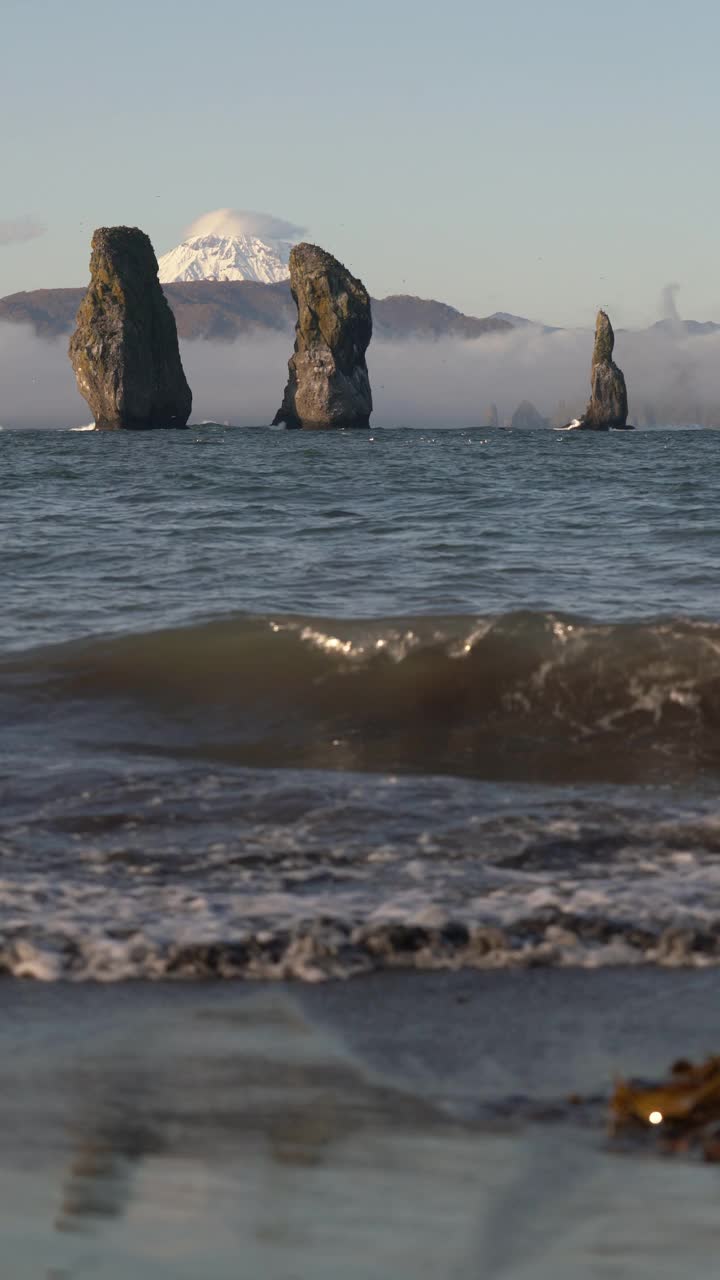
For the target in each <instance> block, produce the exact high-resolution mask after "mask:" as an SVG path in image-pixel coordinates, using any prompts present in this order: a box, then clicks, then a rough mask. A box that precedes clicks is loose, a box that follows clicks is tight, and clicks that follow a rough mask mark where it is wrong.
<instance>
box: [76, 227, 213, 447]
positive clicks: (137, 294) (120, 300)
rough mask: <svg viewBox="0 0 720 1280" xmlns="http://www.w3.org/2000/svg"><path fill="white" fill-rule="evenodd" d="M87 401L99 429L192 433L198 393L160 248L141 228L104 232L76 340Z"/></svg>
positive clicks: (95, 242)
mask: <svg viewBox="0 0 720 1280" xmlns="http://www.w3.org/2000/svg"><path fill="white" fill-rule="evenodd" d="M70 360H71V363H72V366H73V369H74V370H75V377H76V378H77V384H78V389H79V391H80V394H81V395H82V396H83V397H84V398H85V400H87V403H88V405H89V406H90V411H91V413H92V414H93V417H94V419H95V423H96V425H97V426H98V427H99V428H105V429H108V428H121V427H125V428H135V429H142V428H149V427H184V426H185V425H186V423H187V420H188V418H189V417H190V411H191V409H192V393H191V391H190V388H189V386H188V384H187V381H186V378H185V374H184V372H183V367H182V363H181V360H180V351H179V348H178V339H177V329H176V326H175V318H174V316H173V313H172V311H171V310H170V307H169V306H168V303H167V301H166V298H165V295H164V293H163V291H162V289H161V287H160V284H159V283H158V264H157V259H156V257H155V252H154V250H153V247H152V244H151V243H150V240H149V238H148V236H146V235H145V232H144V231H140V230H139V229H138V228H137V227H100V228H99V229H98V230H97V231H96V232H95V234H94V235H93V238H92V254H91V258H90V284H89V286H88V290H87V293H86V294H85V297H84V299H83V301H82V303H81V304H80V310H79V311H78V314H77V328H76V329H75V332H74V333H73V335H72V338H71V339H70Z"/></svg>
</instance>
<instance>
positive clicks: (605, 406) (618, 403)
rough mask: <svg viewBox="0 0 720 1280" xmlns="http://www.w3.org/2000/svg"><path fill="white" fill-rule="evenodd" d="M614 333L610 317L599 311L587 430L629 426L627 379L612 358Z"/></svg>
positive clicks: (585, 419) (584, 421)
mask: <svg viewBox="0 0 720 1280" xmlns="http://www.w3.org/2000/svg"><path fill="white" fill-rule="evenodd" d="M614 346H615V334H614V333H613V327H612V325H611V323H610V318H609V316H608V315H607V314H606V312H604V311H598V314H597V322H596V325H595V345H594V348H593V357H592V366H591V370H590V400H589V402H588V406H587V409H586V410H585V413H584V414H583V417H582V419H581V426H582V427H583V428H584V429H585V430H588V431H608V430H609V429H610V428H611V427H615V428H621V427H627V416H628V398H627V388H626V386H625V377H624V374H623V372H622V370H621V369H618V367H617V365H616V364H615V362H614V360H613V358H612V356H613V348H614Z"/></svg>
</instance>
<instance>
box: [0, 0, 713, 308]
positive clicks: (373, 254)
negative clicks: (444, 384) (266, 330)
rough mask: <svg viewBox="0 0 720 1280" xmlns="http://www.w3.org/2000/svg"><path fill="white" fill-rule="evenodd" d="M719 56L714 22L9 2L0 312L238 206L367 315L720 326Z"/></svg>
mask: <svg viewBox="0 0 720 1280" xmlns="http://www.w3.org/2000/svg"><path fill="white" fill-rule="evenodd" d="M719 43H720V6H719V5H717V3H716V0H685V3H683V4H679V3H677V0H544V3H541V2H540V0H502V2H501V3H498V0H492V3H486V0H444V2H443V3H442V4H430V3H423V0H364V3H363V4H358V5H345V4H343V3H342V0H306V2H305V3H298V0H274V2H273V0H271V2H270V3H267V0H266V3H263V4H260V3H259V0H258V3H256V4H248V3H243V2H242V0H203V3H197V0H193V2H192V3H190V2H189V0H112V3H110V2H109V0H2V4H1V5H0V103H2V115H3V127H2V134H3V145H2V149H1V151H0V163H1V165H2V172H1V178H2V181H1V183H0V295H1V294H6V293H10V292H13V291H15V290H17V289H33V288H38V287H42V286H60V285H79V284H83V283H84V282H85V281H86V279H87V262H88V256H89V239H90V235H91V232H92V229H93V228H94V227H95V226H98V225H102V224H108V223H130V224H133V225H139V226H142V227H143V228H144V229H145V230H146V231H147V232H148V233H149V234H150V236H151V238H152V240H153V243H154V245H155V248H156V250H157V252H158V254H160V253H162V252H164V251H165V250H167V249H169V248H171V247H172V246H173V245H174V244H176V243H177V242H178V241H179V240H180V239H181V234H182V230H183V228H184V227H185V226H186V225H187V224H188V223H189V222H191V221H192V220H193V219H194V218H196V217H197V216H198V215H200V214H202V213H204V212H205V211H206V210H210V209H216V208H218V207H225V206H229V207H237V208H243V209H258V210H263V211H267V212H269V213H272V214H275V215H277V216H279V217H282V218H287V219H289V220H291V221H292V222H294V223H298V224H300V225H302V226H304V227H306V228H307V231H308V236H309V238H311V239H313V240H315V241H317V242H318V243H320V244H322V245H324V246H325V247H326V248H328V249H330V250H331V251H332V252H334V253H335V254H337V256H338V257H340V258H341V259H343V261H345V262H346V263H347V265H348V266H349V267H351V269H352V270H354V271H355V272H356V273H357V274H359V275H360V276H362V278H363V279H364V280H365V282H366V284H367V285H368V287H369V288H370V290H371V292H372V293H374V294H376V295H385V294H387V293H396V292H411V293H417V294H420V295H423V296H432V297H438V298H442V299H443V300H445V301H448V302H451V303H453V304H454V305H455V306H458V307H461V308H462V309H463V310H466V311H470V312H473V313H475V314H487V313H488V312H491V311H494V310H497V309H501V310H508V311H515V312H519V313H521V314H524V315H529V316H532V317H537V318H542V319H544V320H546V321H548V322H553V323H556V324H569V323H582V322H585V323H587V322H592V318H593V313H594V311H595V309H596V307H597V306H598V305H605V306H607V307H608V308H609V309H610V311H611V314H612V316H613V319H614V320H615V322H616V324H627V323H631V324H632V323H643V322H645V321H647V320H649V319H652V318H655V317H656V315H657V313H658V299H659V295H660V291H661V289H662V286H663V285H664V284H666V283H667V282H668V281H671V280H672V281H677V282H679V284H680V285H681V292H680V294H679V298H678V304H679V307H680V310H681V312H682V313H683V314H684V315H688V316H690V315H691V316H693V317H695V318H696V319H700V320H704V319H716V320H720V252H719V251H718V247H717V246H718V234H717V224H718V220H719V216H720V215H719V210H720V166H718V164H717V131H718V124H717V121H718V110H719V106H720V104H719V102H718V97H719V94H718V87H717V86H718V74H717V50H718V46H719ZM42 227H45V228H46V230H45V231H44V232H43V233H42V234H38V232H40V231H41V229H42Z"/></svg>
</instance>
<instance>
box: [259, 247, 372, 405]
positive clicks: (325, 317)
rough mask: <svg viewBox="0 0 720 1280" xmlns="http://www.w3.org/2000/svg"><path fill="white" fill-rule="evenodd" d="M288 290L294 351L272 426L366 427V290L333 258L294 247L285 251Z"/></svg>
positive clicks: (321, 251) (368, 315) (369, 330)
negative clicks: (294, 317) (294, 314)
mask: <svg viewBox="0 0 720 1280" xmlns="http://www.w3.org/2000/svg"><path fill="white" fill-rule="evenodd" d="M290 287H291V290H292V295H293V298H294V299H295V302H296V304H297V309H298V316H297V324H296V327H295V350H294V353H293V355H292V357H291V359H290V362H289V365H288V369H289V377H288V383H287V386H286V388H285V395H284V397H283V402H282V405H281V407H280V409H279V410H278V412H277V414H276V415H275V419H274V424H273V425H276V424H278V423H283V422H284V423H285V424H286V425H287V426H289V427H367V426H368V425H369V421H370V414H371V413H372V393H371V391H370V378H369V375H368V369H367V363H366V360H365V352H366V351H367V348H368V345H369V342H370V338H371V337H372V316H371V312H370V298H369V295H368V292H367V290H366V288H365V286H364V285H363V284H362V282H361V281H360V280H357V279H356V278H355V276H353V275H351V274H350V272H349V271H348V270H347V268H346V267H344V266H343V265H342V263H341V262H338V260H337V258H334V257H333V256H332V254H330V253H326V252H325V250H324V249H320V248H318V246H317V245H313V244H298V245H295V247H294V248H293V249H292V251H291V253H290Z"/></svg>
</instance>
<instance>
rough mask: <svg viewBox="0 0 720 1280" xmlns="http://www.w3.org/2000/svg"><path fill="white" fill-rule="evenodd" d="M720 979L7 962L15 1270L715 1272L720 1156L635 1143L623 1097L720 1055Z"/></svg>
mask: <svg viewBox="0 0 720 1280" xmlns="http://www.w3.org/2000/svg"><path fill="white" fill-rule="evenodd" d="M717 990H718V976H717V973H716V972H715V971H712V970H707V971H685V970H682V971H680V970H679V971H673V972H667V971H665V972H658V971H656V970H650V969H647V970H646V969H641V970H603V971H600V972H596V973H593V972H587V971H585V972H581V971H572V970H568V971H560V970H554V971H553V970H531V971H527V972H523V973H512V972H500V973H487V972H484V973H483V972H481V973H460V974H417V975H413V974H407V973H398V974H383V975H378V976H377V977H370V978H366V979H357V980H355V981H352V982H349V983H342V984H341V983H337V984H335V983H333V984H325V985H321V986H301V985H297V984H296V985H287V986H286V985H264V984H262V985H260V984H258V985H253V984H231V983H219V984H197V985H191V984H182V985H181V984H175V985H172V984H157V985H154V984H150V983H143V984H122V985H117V986H109V987H100V986H93V985H80V986H74V987H73V986H69V985H63V984H53V985H47V986H45V985H40V984H22V983H20V982H8V983H6V984H5V985H4V986H3V987H2V1007H3V1014H4V1017H3V1021H2V1027H3V1033H2V1034H3V1041H4V1043H3V1053H2V1055H0V1122H1V1123H2V1132H3V1142H2V1145H1V1152H0V1206H1V1208H0V1215H1V1219H2V1222H1V1226H2V1235H1V1238H2V1250H1V1251H0V1277H1V1278H2V1280H30V1277H32V1278H33V1280H37V1277H42V1278H43V1280H69V1278H70V1277H73V1280H74V1278H75V1277H84V1276H88V1277H93V1278H95V1277H97V1278H98V1280H110V1278H113V1280H115V1278H117V1280H119V1278H120V1277H123V1278H126V1277H127V1276H129V1275H133V1276H136V1277H139V1278H140V1280H144V1278H146V1277H147V1280H153V1278H154V1277H163V1278H166V1277H167V1278H169V1277H173V1280H191V1278H192V1280H198V1277H200V1276H202V1277H203V1280H230V1278H231V1277H232V1278H233V1280H237V1277H241V1278H244V1277H248V1280H250V1278H251V1277H252V1278H253V1280H255V1278H256V1277H263V1280H265V1278H267V1280H306V1278H307V1280H326V1278H327V1280H330V1277H332V1278H333V1280H337V1278H338V1277H339V1276H342V1277H343V1278H345V1277H347V1278H348V1280H365V1278H366V1277H367V1278H369V1277H380V1278H382V1280H384V1278H385V1277H387V1278H388V1280H390V1278H392V1280H405V1277H408V1278H409V1277H416V1278H417V1277H427V1278H428V1280H430V1278H431V1277H432V1278H433V1280H437V1278H438V1277H456V1276H457V1277H461V1276H462V1277H465V1276H469V1275H473V1276H482V1277H483V1280H493V1278H494V1277H502V1278H504V1277H508V1278H509V1277H513V1278H517V1280H524V1278H526V1277H527V1278H529V1277H533V1278H534V1280H545V1277H547V1278H548V1280H550V1277H552V1278H553V1280H564V1278H565V1277H567V1280H570V1278H571V1277H572V1280H578V1277H586V1276H587V1277H598V1278H600V1277H602V1278H603V1280H606V1278H609V1277H618V1280H619V1278H620V1277H623V1278H626V1277H632V1278H634V1277H637V1278H638V1280H640V1278H642V1280H645V1277H647V1280H650V1277H652V1278H653V1280H658V1278H662V1277H665V1276H667V1277H671V1276H672V1277H676V1276H677V1275H679V1274H683V1275H684V1276H687V1277H690V1278H691V1280H694V1278H695V1277H697V1280H701V1278H702V1280H706V1278H707V1277H708V1276H710V1275H711V1274H714V1270H715V1264H714V1257H715V1255H716V1222H717V1191H718V1177H719V1175H718V1171H717V1169H716V1168H714V1167H712V1166H706V1165H702V1164H699V1163H693V1162H692V1161H689V1160H678V1159H667V1158H661V1157H659V1156H658V1155H656V1154H655V1153H654V1152H653V1149H652V1148H651V1147H648V1149H647V1151H645V1152H643V1151H639V1152H638V1153H637V1154H634V1155H624V1156H623V1155H619V1154H617V1153H616V1152H614V1151H611V1150H610V1149H609V1147H608V1143H607V1138H606V1134H605V1127H604V1126H605V1103H604V1099H605V1097H606V1096H607V1093H608V1091H609V1089H610V1087H611V1082H612V1078H613V1075H614V1074H615V1073H618V1072H622V1073H648V1074H654V1073H657V1072H658V1071H661V1070H664V1069H665V1067H666V1066H667V1065H668V1063H669V1062H670V1060H671V1059H672V1058H674V1057H676V1056H678V1055H679V1054H680V1053H682V1054H687V1055H690V1056H693V1055H696V1056H697V1055H701V1054H704V1053H706V1052H709V1051H711V1050H718V1048H720V1001H718V999H717ZM570 1092H579V1093H581V1094H583V1095H585V1096H586V1097H587V1098H588V1101H587V1102H586V1103H585V1104H584V1105H582V1106H580V1107H577V1106H573V1105H571V1104H569V1103H568V1102H567V1095H568V1094H569V1093H570Z"/></svg>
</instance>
